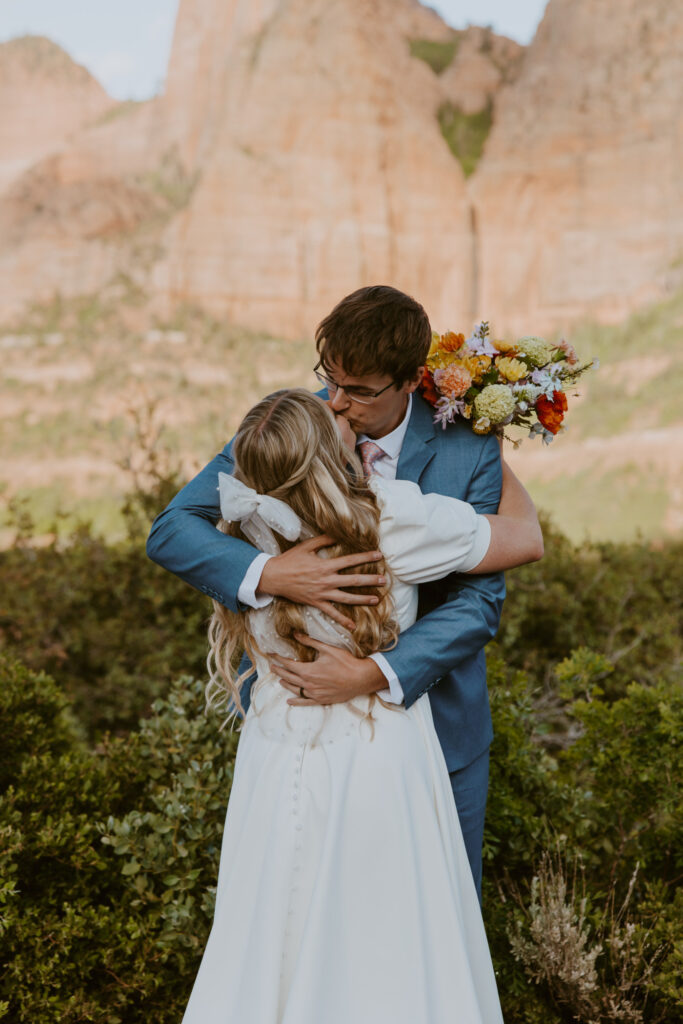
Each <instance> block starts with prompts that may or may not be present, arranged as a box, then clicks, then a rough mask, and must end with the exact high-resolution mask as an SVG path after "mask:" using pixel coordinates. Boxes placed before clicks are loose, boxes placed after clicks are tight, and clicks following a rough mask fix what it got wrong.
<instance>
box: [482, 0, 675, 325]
mask: <svg viewBox="0 0 683 1024" xmlns="http://www.w3.org/2000/svg"><path fill="white" fill-rule="evenodd" d="M682 53H683V7H681V5H680V4H671V3H667V2H666V0H652V2H650V3H647V4H642V3H639V2H638V0H550V3H549V4H548V8H547V10H546V13H545V17H544V19H543V21H542V23H541V25H540V27H539V29H538V32H537V34H536V38H535V39H534V41H533V43H532V45H531V47H530V49H529V52H528V53H527V55H526V57H525V60H524V65H523V68H522V70H521V74H520V76H519V78H518V80H517V81H516V82H515V83H514V84H513V85H512V86H510V87H509V88H506V89H504V90H503V92H502V93H501V94H500V96H499V98H498V104H497V112H496V119H495V124H494V127H493V130H492V132H491V135H490V137H489V139H488V142H487V146H486V151H485V155H484V159H483V160H482V162H481V164H480V167H479V168H478V170H477V172H476V174H475V175H474V177H473V178H472V179H471V182H470V186H471V194H472V196H473V199H474V203H475V207H476V224H477V227H478V233H477V240H476V250H477V254H478V266H479V268H480V276H479V281H478V307H479V310H480V313H485V314H486V315H487V316H489V317H491V318H492V319H495V322H496V324H497V325H501V326H507V327H512V328H518V329H520V330H528V329H529V325H533V328H534V330H546V329H548V328H549V327H554V326H558V325H563V324H566V323H568V322H569V321H571V320H574V319H576V318H577V317H591V318H597V319H601V320H603V321H616V320H620V319H621V318H623V317H624V316H625V314H626V313H628V312H629V311H630V310H632V309H634V308H636V307H637V306H639V305H641V304H643V303H644V302H647V301H649V300H653V299H656V298H658V297H659V296H662V295H665V294H667V292H668V291H670V290H671V288H672V287H674V286H675V285H676V284H677V282H678V281H679V280H680V276H679V274H680V263H681V257H682V256H683V174H681V167H682V166H683V120H682V113H683V62H682V60H681V54H682ZM676 264H678V268H679V269H678V270H677V268H676Z"/></svg>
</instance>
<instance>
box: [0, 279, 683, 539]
mask: <svg viewBox="0 0 683 1024" xmlns="http://www.w3.org/2000/svg"><path fill="white" fill-rule="evenodd" d="M463 326H469V325H463ZM494 328H495V325H494ZM570 338H571V340H572V342H573V343H574V344H575V345H576V347H577V348H578V350H579V352H580V354H581V355H582V357H596V358H598V359H599V360H600V369H599V370H598V371H595V372H591V373H590V374H587V375H586V376H585V377H584V378H583V380H582V382H581V384H580V387H579V389H578V390H579V391H580V393H581V398H579V399H574V400H570V411H569V415H568V417H567V423H568V428H569V429H568V430H567V432H566V433H565V434H562V435H561V436H560V437H558V438H557V440H556V441H555V442H554V444H553V445H552V446H551V447H550V448H548V449H542V446H541V445H540V444H539V442H538V441H533V442H532V441H525V442H524V444H523V445H522V447H521V448H520V450H519V452H516V453H512V452H511V453H510V459H511V461H512V463H513V465H514V466H515V467H516V468H517V469H518V471H519V473H520V475H522V476H523V478H524V480H525V481H527V482H528V483H529V486H530V488H531V490H532V492H533V494H534V497H535V498H536V500H537V501H538V503H539V505H541V506H542V507H543V508H544V509H546V510H547V511H548V512H549V514H550V516H551V518H553V519H554V520H555V521H556V523H557V524H558V525H559V526H560V527H561V529H562V530H563V531H564V532H566V533H567V534H568V535H569V536H571V537H572V538H574V539H580V538H581V537H583V536H584V535H585V534H588V535H590V536H592V537H594V538H601V537H612V538H615V539H627V538H629V537H633V536H635V535H636V534H637V533H638V532H639V531H640V532H641V533H642V534H643V535H644V536H646V537H650V538H657V537H660V536H663V535H664V534H665V533H672V532H676V530H677V528H680V522H681V519H683V495H682V494H681V486H680V480H681V455H680V452H681V450H683V444H681V443H680V441H681V440H683V437H682V436H681V434H682V432H683V413H682V412H681V403H680V400H679V397H678V396H679V394H680V393H681V391H682V390H683V360H681V357H680V352H681V350H682V344H681V343H682V341H683V293H680V294H678V295H676V296H675V297H674V298H672V299H671V300H670V301H668V302H666V303H662V304H659V305H657V306H653V307H651V308H649V309H646V310H643V311H641V312H639V313H638V314H636V315H634V316H633V317H632V318H631V319H630V320H629V321H628V322H627V323H625V324H623V325H621V326H619V327H598V326H595V325H590V324H588V325H585V326H581V327H579V328H577V329H575V330H574V331H573V332H572V333H571V335H570ZM0 351H1V352H2V359H3V378H2V383H1V384H0V445H1V447H2V451H3V456H4V457H3V467H2V470H1V471H0V472H1V476H0V496H1V498H2V502H3V509H2V510H0V514H2V516H3V517H4V518H3V521H2V523H1V524H0V542H5V543H6V542H7V540H8V539H10V538H11V536H13V533H14V531H13V529H11V528H10V526H9V525H8V524H9V523H10V521H11V520H12V521H13V520H14V519H16V517H17V514H18V512H17V509H18V508H24V509H26V510H28V511H30V513H31V514H32V515H33V517H34V518H35V520H36V527H37V531H38V533H47V532H48V531H49V530H50V529H51V527H52V525H53V523H54V521H55V516H58V517H59V522H58V529H59V530H60V531H68V530H69V529H71V527H72V526H73V524H74V522H75V521H76V520H77V519H78V518H79V517H81V516H84V517H85V518H88V519H93V520H94V523H95V525H96V528H97V529H98V530H101V531H102V532H103V533H105V534H106V535H107V536H110V537H115V536H117V535H119V534H121V533H122V532H123V520H122V516H121V510H120V506H121V502H122V500H123V497H124V495H125V494H126V493H127V492H128V491H129V489H130V485H131V483H132V482H133V480H132V478H133V476H135V475H138V476H139V475H140V474H143V475H144V473H145V470H146V468H147V469H148V468H149V467H148V466H147V467H146V466H145V463H144V456H143V455H142V454H141V449H142V450H143V451H144V450H147V451H148V454H149V452H150V451H152V452H155V453H156V456H157V457H161V453H163V457H164V458H166V459H167V460H168V459H170V460H171V461H174V460H175V461H177V463H178V464H179V466H180V471H181V475H184V476H186V477H188V476H189V475H191V474H192V473H193V472H194V470H195V469H197V468H199V467H200V466H201V465H203V464H204V463H205V462H206V461H207V460H208V459H209V458H211V457H212V456H213V455H214V454H215V453H216V451H218V450H219V449H220V448H221V447H222V446H223V444H224V443H225V441H226V439H227V438H228V437H229V436H230V435H231V434H232V432H233V431H234V429H235V427H236V425H237V424H238V422H239V420H240V418H241V416H242V414H243V413H244V412H245V411H246V409H247V408H249V406H250V405H251V404H253V402H254V401H256V400H257V399H258V398H259V397H261V396H262V395H263V394H265V393H267V392H268V391H271V390H274V389H275V388H277V387H281V386H288V385H294V384H304V385H308V386H313V384H314V383H315V382H314V378H313V375H312V373H311V366H312V363H313V345H312V341H311V339H301V340H299V341H283V340H280V339H277V338H272V337H268V336H266V335H265V334H259V333H256V332H251V331H246V330H242V329H239V328H235V327H231V326H227V325H226V324H224V323H221V322H219V321H218V320H215V319H213V318H211V317H209V316H207V315H206V314H204V313H201V312H199V311H197V310H196V309H190V308H186V309H181V310H180V311H178V312H177V314H176V315H175V316H174V318H173V320H171V321H168V322H160V321H157V320H154V319H153V318H150V316H149V315H148V313H147V312H146V303H145V297H144V296H143V295H141V294H139V293H138V292H137V291H136V290H135V288H134V287H133V286H132V285H131V283H130V282H129V281H128V280H126V279H125V278H121V279H119V280H117V281H116V282H114V284H113V285H112V286H111V287H110V288H109V289H108V290H107V291H106V292H105V293H103V294H102V295H100V296H98V297H85V298H82V299H78V300H73V301H69V302H65V301H60V300H55V301H54V302H53V303H51V304H49V305H46V306H37V307H35V308H33V309H32V310H31V311H30V313H28V314H27V315H26V316H25V318H24V320H23V321H22V322H21V323H20V324H14V325H6V326H5V327H4V328H0ZM125 464H128V468H124V467H125ZM677 481H678V484H677Z"/></svg>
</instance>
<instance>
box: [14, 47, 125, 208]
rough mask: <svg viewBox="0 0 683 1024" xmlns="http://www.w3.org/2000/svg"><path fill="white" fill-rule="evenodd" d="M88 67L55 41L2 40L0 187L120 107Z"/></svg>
mask: <svg viewBox="0 0 683 1024" xmlns="http://www.w3.org/2000/svg"><path fill="white" fill-rule="evenodd" d="M116 106H117V104H116V102H115V101H114V100H112V99H111V97H109V96H107V94H106V92H105V91H104V89H103V88H102V87H101V85H99V84H98V82H96V81H95V79H94V78H93V77H92V75H91V74H90V73H89V72H88V71H86V69H85V68H83V67H81V66H80V65H79V64H76V63H75V62H74V61H73V60H71V58H70V57H69V56H68V55H67V54H66V53H65V52H64V51H63V50H62V49H61V48H60V47H59V46H57V45H56V44H55V43H53V42H51V41H50V40H49V39H44V38H42V37H40V36H24V37H22V38H20V39H12V40H10V41H9V42H7V43H0V111H2V114H1V115H0V192H1V191H2V189H3V188H4V187H5V186H6V185H7V184H8V183H9V182H10V181H11V180H12V179H13V178H16V177H17V176H18V175H19V174H20V173H21V171H23V170H24V169H25V168H27V167H29V166H30V165H31V164H33V163H35V162H36V161H37V160H39V159H40V158H41V157H43V156H45V155H47V154H48V153H51V152H54V151H55V150H57V149H60V148H62V147H63V146H64V144H65V142H66V141H67V140H68V139H69V137H70V136H71V135H72V134H73V133H74V132H75V131H77V130H78V129H79V128H82V127H83V126H84V125H86V124H88V123H91V122H93V121H95V120H96V119H97V118H100V117H102V116H103V115H105V114H106V113H107V111H110V110H111V109H112V108H114V107H116Z"/></svg>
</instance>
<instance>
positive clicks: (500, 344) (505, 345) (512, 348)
mask: <svg viewBox="0 0 683 1024" xmlns="http://www.w3.org/2000/svg"><path fill="white" fill-rule="evenodd" d="M493 347H494V348H497V349H498V351H499V352H502V353H503V354H504V355H507V356H516V355H517V353H518V352H519V345H518V343H517V342H516V341H504V340H503V339H502V338H501V339H500V341H494V342H493Z"/></svg>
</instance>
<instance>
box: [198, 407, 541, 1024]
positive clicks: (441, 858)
mask: <svg viewBox="0 0 683 1024" xmlns="http://www.w3.org/2000/svg"><path fill="white" fill-rule="evenodd" d="M341 427H342V429H343V431H344V437H342V432H341V431H340V424H338V423H337V422H336V420H335V417H334V416H333V414H332V413H331V412H330V410H329V409H328V408H327V406H326V404H325V403H324V402H323V401H322V400H321V399H320V398H317V397H316V396H314V395H312V394H310V393H308V392H306V391H304V390H299V389H297V390H290V391H279V392H276V393H275V394H274V395H270V396H269V397H268V398H266V399H264V400H263V401H261V402H260V403H258V404H257V405H256V406H255V407H254V408H253V409H252V410H251V411H250V412H249V413H248V414H247V416H246V417H245V419H244V421H243V422H242V424H241V426H240V429H239V431H238V433H237V435H236V438H235V441H234V445H233V450H232V451H233V457H234V460H235V471H234V475H233V476H229V475H227V474H224V473H221V474H220V479H219V491H220V502H221V515H222V520H221V521H220V522H219V524H218V526H219V528H221V529H223V531H224V532H229V533H231V534H232V535H233V536H236V537H241V538H243V539H247V540H249V541H251V543H252V544H255V545H256V546H257V547H259V548H260V549H261V550H263V551H266V552H268V553H270V554H277V553H279V552H281V551H283V550H286V549H287V548H289V547H291V546H292V545H293V544H295V543H297V542H299V541H301V540H303V539H305V538H307V537H312V536H314V535H318V534H321V533H325V534H327V535H329V536H330V537H331V538H332V539H333V541H334V543H333V544H332V545H331V546H330V547H329V548H328V549H326V551H325V552H324V554H325V555H326V556H327V557H332V558H334V557H338V556H343V555H346V554H349V553H350V552H355V551H358V550H359V549H360V550H367V551H369V552H373V554H372V556H370V555H369V556H368V559H369V560H368V563H367V565H365V566H364V567H363V568H360V569H358V568H356V569H354V570H352V571H353V572H356V573H357V572H360V573H363V574H367V575H376V577H377V586H376V587H373V588H369V589H367V590H366V592H368V593H370V594H373V595H375V596H376V598H377V603H376V604H374V606H369V605H353V606H348V605H346V606H345V611H346V612H347V613H348V614H349V616H350V617H351V618H352V619H353V621H354V622H355V628H354V629H353V631H351V632H347V631H346V630H344V629H342V628H341V627H340V626H339V625H337V624H336V623H335V622H333V621H332V619H331V618H329V617H328V616H326V615H325V614H324V613H323V612H321V611H319V610H318V609H316V608H313V607H310V606H305V605H294V604H291V603H289V602H288V601H286V600H284V599H280V598H276V599H275V600H274V601H273V602H272V603H271V604H270V605H268V606H267V607H264V608H260V609H257V610H246V611H244V612H241V613H239V614H238V613H234V612H231V611H229V610H228V609H226V608H225V607H224V606H223V605H221V604H219V603H218V602H216V601H214V614H213V617H212V619H211V623H210V626H209V639H210V647H211V650H210V654H209V661H208V664H209V669H210V674H211V678H210V682H209V685H208V687H207V697H208V701H209V703H210V704H213V705H216V706H219V707H224V708H225V709H226V710H229V711H230V715H229V717H231V718H232V717H234V715H236V714H237V711H238V710H240V711H241V709H242V705H241V701H240V686H241V684H242V683H243V681H244V676H245V673H243V674H242V676H240V674H239V672H238V671H237V670H236V669H235V665H236V663H237V658H238V655H239V651H240V649H241V648H244V649H245V650H246V651H247V653H248V654H249V656H250V658H251V660H252V663H253V665H254V667H255V668H256V671H257V679H256V682H255V683H254V685H253V688H252V696H251V704H250V706H249V710H248V712H247V714H246V716H245V720H244V724H243V727H242V732H241V737H240V742H239V746H238V751H237V757H236V761H235V769H234V779H233V784H232V791H231V794H230V801H229V806H228V812H227V818H226V823H225V831H224V835H223V845H222V850H221V860H220V869H219V875H218V886H217V894H216V906H215V916H214V921H213V927H212V930H211V934H210V936H209V940H208V943H207V946H206V949H205V952H204V956H203V959H202V962H201V965H200V969H199V972H198V975H197V978H196V981H195V984H194V988H193V990H192V994H191V997H190V1001H189V1004H188V1006H187V1009H186V1012H185V1015H184V1018H183V1024H385V1022H386V1024H496V1022H501V1021H502V1016H501V1010H500V1004H499V1000H498V994H497V990H496V982H495V977H494V972H493V967H492V964H491V959H490V955H489V951H488V945H487V942H486V936H485V932H484V925H483V921H482V917H481V911H480V907H479V902H478V897H477V892H476V889H475V885H474V882H473V879H472V873H471V870H470V866H469V863H468V859H467V855H466V852H465V847H464V844H463V839H462V833H461V831H460V825H459V822H458V817H457V812H456V809H455V804H454V801H453V793H452V789H451V784H450V780H449V775H448V769H447V767H446V763H445V760H444V756H443V753H442V750H441V746H440V744H439V740H438V738H437V735H436V732H435V730H434V725H433V721H432V715H431V709H430V703H429V699H428V696H427V695H426V694H425V695H424V696H423V697H421V698H420V699H418V700H417V701H416V702H415V703H414V704H412V705H411V706H410V707H409V708H408V709H406V708H405V707H403V706H400V705H396V704H390V703H388V702H385V701H384V700H383V698H382V695H381V693H380V694H372V695H370V696H368V697H358V698H356V699H354V700H353V701H350V702H348V703H346V704H343V703H342V704H332V705H328V706H321V705H317V704H316V705H312V706H309V707H293V706H291V705H290V704H289V703H288V698H289V699H291V694H290V693H289V691H288V690H287V689H285V688H284V687H283V686H282V685H280V681H279V677H278V673H277V662H278V659H279V658H296V659H299V660H311V659H312V658H314V657H315V651H314V650H312V649H311V647H310V646H309V645H308V643H306V644H304V643H302V642H301V640H300V638H302V637H304V635H307V636H308V637H310V638H312V640H313V642H316V641H320V642H323V643H326V644H331V645H334V646H339V647H345V648H346V649H347V650H348V651H350V652H352V653H353V654H355V655H356V656H359V657H365V656H367V655H368V654H369V653H372V652H374V651H378V650H383V649H384V650H386V649H388V648H389V647H390V646H391V645H392V644H393V643H395V641H396V637H397V635H398V632H399V631H400V630H404V629H406V628H407V627H408V626H410V625H411V624H412V623H413V622H414V621H415V618H416V613H417V584H418V583H421V582H425V581H430V580H434V579H438V578H441V577H442V576H446V575H447V574H449V573H452V572H454V571H459V572H477V573H482V572H493V571H497V570H499V569H503V568H509V567H511V566H513V565H517V564H521V563H522V562H524V561H530V560H532V558H533V557H534V555H533V554H531V551H532V550H536V549H537V546H538V540H537V531H538V524H537V521H536V518H535V514H534V515H533V517H532V516H531V515H530V514H529V513H526V514H522V515H521V517H520V513H519V510H520V508H524V509H527V508H528V507H529V502H528V500H527V501H526V502H520V501H519V495H520V491H521V493H522V494H524V495H525V492H524V491H523V488H521V484H519V481H517V480H516V478H515V477H514V476H513V475H512V474H511V472H510V471H509V470H508V469H507V468H506V471H505V472H504V477H503V480H504V483H503V494H502V498H501V503H500V509H499V514H498V515H497V516H493V515H485V516H484V515H478V514H477V513H476V512H475V511H474V509H473V508H472V506H471V505H468V504H466V503H465V502H462V501H458V500H457V499H455V498H449V497H445V496H442V495H436V494H427V495H423V494H422V493H421V492H420V490H419V488H418V486H417V485H416V484H414V483H411V482H409V481H405V480H386V479H382V478H380V477H378V476H371V477H370V478H369V480H365V479H364V477H363V474H362V469H361V464H360V462H359V460H358V458H357V456H356V455H355V453H354V451H353V448H352V443H353V442H352V438H353V435H352V434H350V430H349V428H348V426H347V425H346V424H345V423H344V422H343V421H342V422H341ZM349 435H350V436H349ZM345 440H346V441H347V442H348V443H345ZM525 497H526V495H525ZM321 554H323V553H322V552H321ZM384 582H386V585H383V583H384Z"/></svg>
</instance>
